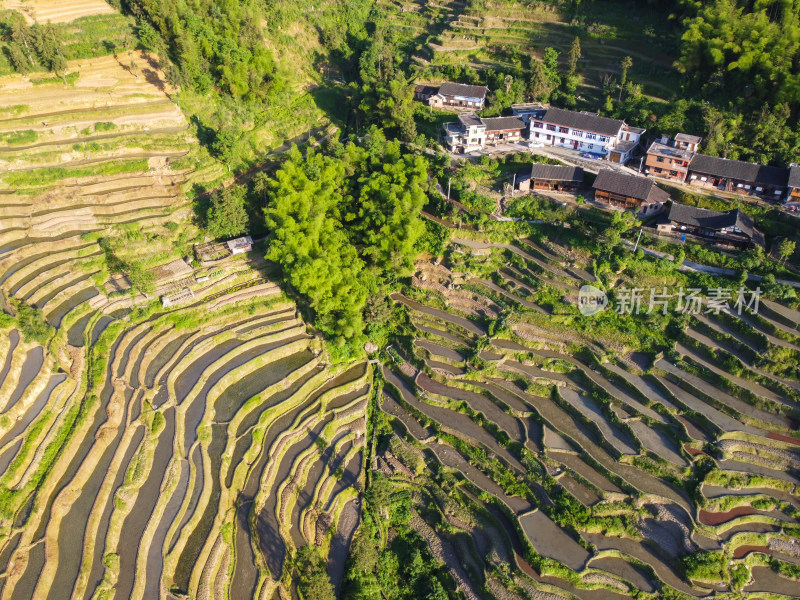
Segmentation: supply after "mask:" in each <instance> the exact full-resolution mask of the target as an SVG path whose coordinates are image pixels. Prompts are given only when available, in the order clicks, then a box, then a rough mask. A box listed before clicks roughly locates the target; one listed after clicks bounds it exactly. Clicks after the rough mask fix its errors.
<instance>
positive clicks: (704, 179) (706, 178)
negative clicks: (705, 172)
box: [700, 177, 708, 181]
mask: <svg viewBox="0 0 800 600" xmlns="http://www.w3.org/2000/svg"><path fill="white" fill-rule="evenodd" d="M700 181H708V177H701V178H700Z"/></svg>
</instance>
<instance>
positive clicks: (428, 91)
mask: <svg viewBox="0 0 800 600" xmlns="http://www.w3.org/2000/svg"><path fill="white" fill-rule="evenodd" d="M438 91H439V88H438V87H436V86H435V85H418V86H416V87H415V88H414V93H415V94H421V95H423V96H433V95H434V94H435V93H436V92H438Z"/></svg>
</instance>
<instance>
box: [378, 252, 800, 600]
mask: <svg viewBox="0 0 800 600" xmlns="http://www.w3.org/2000/svg"><path fill="white" fill-rule="evenodd" d="M453 242H455V245H454V246H452V249H454V250H456V251H457V252H455V253H453V254H450V255H449V256H451V257H453V258H451V259H450V261H449V262H448V261H445V262H444V263H442V264H436V265H432V264H428V263H425V262H420V263H418V265H417V273H416V275H415V279H414V281H413V289H409V290H408V291H407V292H406V293H405V294H396V295H394V296H393V299H394V300H395V302H396V303H398V304H399V305H401V306H404V307H405V310H407V312H408V315H409V322H410V323H411V324H412V326H413V328H414V332H415V334H414V335H415V339H414V341H413V344H410V345H407V346H406V345H396V346H394V347H393V348H392V350H391V352H390V353H391V355H392V357H393V358H392V361H390V362H389V363H387V364H385V365H384V372H383V375H384V379H385V387H384V391H383V394H384V395H383V399H382V408H383V411H384V412H385V414H386V415H387V417H388V418H389V419H390V422H391V424H392V428H393V432H394V433H393V436H392V439H391V441H390V443H389V444H388V447H387V448H386V450H385V451H384V453H383V455H381V456H379V458H378V467H379V469H381V470H382V471H383V472H384V473H385V474H386V475H387V476H389V477H391V478H392V479H393V480H394V481H397V482H406V483H413V485H414V487H415V489H418V490H419V492H418V494H417V495H415V497H416V498H417V502H419V505H418V510H419V512H420V514H421V515H423V517H421V520H422V521H423V523H422V524H420V523H417V524H416V525H412V526H414V528H415V529H417V530H418V531H419V532H420V534H421V535H422V536H423V537H424V538H425V539H426V541H427V542H428V543H429V545H430V546H431V549H432V552H434V555H436V551H435V550H436V549H438V548H440V547H441V548H445V549H447V548H449V549H450V552H440V554H439V556H440V560H442V561H445V562H447V564H448V565H450V567H451V572H452V573H453V574H454V578H455V580H456V582H457V585H458V587H459V588H460V589H461V590H462V591H463V592H464V594H465V595H466V597H468V598H470V597H479V596H480V594H481V593H483V594H485V597H489V596H488V594H492V596H493V597H495V598H520V599H524V598H548V599H551V598H552V599H560V598H576V597H577V598H581V599H583V598H598V599H599V598H624V597H631V596H634V595H635V594H637V593H639V592H644V593H647V594H653V597H663V596H662V594H664V593H665V590H666V589H668V588H672V589H673V590H676V591H677V592H680V593H683V594H686V595H687V596H689V597H705V596H707V595H708V594H710V593H712V592H714V591H717V592H720V591H729V589H730V588H729V587H728V586H729V585H730V584H729V583H727V582H726V581H725V580H723V583H722V585H721V586H720V585H718V584H716V583H715V584H709V583H705V582H703V581H700V580H690V579H687V578H686V576H685V574H684V573H685V572H684V566H683V563H682V558H683V557H686V556H689V555H691V554H694V553H697V552H700V551H719V552H722V553H723V555H724V556H725V560H726V561H729V565H730V566H731V568H733V567H736V568H738V566H737V565H744V566H745V568H746V569H748V570H749V569H752V579H751V582H750V583H749V584H746V585H747V587H746V589H745V591H746V594H745V595H744V596H742V597H748V598H754V599H755V598H762V597H766V596H763V595H759V594H758V593H756V592H761V593H762V594H763V593H765V592H770V593H773V594H776V595H775V596H769V597H771V598H772V597H775V598H778V597H780V598H796V597H800V591H799V590H800V586H798V584H797V582H796V581H793V582H792V581H791V580H790V579H788V578H787V577H785V576H783V575H779V574H777V573H776V572H775V571H774V570H772V569H770V568H769V567H761V566H756V565H766V564H767V562H765V561H766V560H767V558H765V557H767V556H768V555H767V554H766V553H765V552H764V551H763V549H764V548H771V547H773V546H780V547H781V548H785V549H788V550H785V551H784V554H783V555H782V556H781V557H780V558H778V560H779V561H781V560H782V561H785V562H786V563H787V564H791V565H794V564H797V562H798V556H800V553H797V551H796V548H797V545H798V544H800V541H798V539H797V531H798V530H797V523H798V515H799V514H800V513H798V502H800V495H798V490H799V489H800V488H798V486H800V451H799V449H798V447H797V443H796V442H797V440H798V439H799V438H798V434H797V427H798V421H797V416H798V399H799V398H798V396H797V393H796V388H794V387H793V386H792V385H790V384H796V380H794V379H791V378H786V377H781V376H779V375H777V373H780V372H781V369H782V365H780V364H778V363H775V362H770V360H769V359H768V358H765V357H766V356H767V355H768V350H769V347H768V346H767V347H763V348H760V349H759V353H757V354H756V353H747V354H745V355H743V358H746V362H744V363H743V368H744V370H743V371H741V372H740V373H739V374H738V375H736V376H731V375H730V374H729V373H728V372H727V371H725V370H724V369H723V368H722V367H720V366H719V364H720V363H718V362H715V361H714V360H712V359H711V358H709V355H708V352H707V351H708V350H710V349H715V348H717V347H719V346H721V345H722V344H723V343H724V344H728V345H731V346H737V347H738V346H739V345H742V344H745V343H746V336H745V335H743V334H742V333H739V332H737V331H734V332H733V333H730V332H728V333H724V334H723V333H721V331H722V326H721V325H722V322H721V321H720V323H718V322H717V321H718V320H719V319H717V318H715V317H714V316H713V315H709V323H710V325H709V326H708V327H703V326H702V325H701V324H697V325H696V326H695V325H693V324H690V325H689V327H688V329H687V331H686V337H687V338H692V339H695V340H698V344H699V345H697V346H691V347H689V345H687V344H688V343H687V344H682V343H681V342H679V343H678V344H676V350H677V353H676V356H678V357H679V359H678V360H677V361H676V360H675V359H670V360H667V359H663V358H662V359H659V360H657V361H655V364H650V365H647V364H644V365H643V360H642V356H640V355H633V354H630V353H626V351H625V347H624V344H621V343H620V341H619V340H617V339H610V338H609V339H605V338H603V337H596V336H589V335H587V334H584V333H581V332H580V331H579V330H578V329H577V328H575V329H569V328H565V327H562V326H560V322H561V320H560V319H559V318H558V317H557V316H556V314H555V313H553V314H551V309H552V308H553V307H551V306H549V305H548V304H547V303H546V302H542V300H541V299H546V298H548V297H549V294H550V292H548V291H547V290H548V289H549V290H557V291H556V293H557V294H558V295H559V296H561V297H562V298H569V297H570V296H571V293H572V290H575V291H576V292H577V289H578V288H579V287H580V286H581V285H582V284H583V281H585V276H589V274H588V273H587V270H588V266H589V265H587V264H582V263H580V262H575V261H574V260H571V259H566V258H564V256H566V255H567V254H568V253H567V252H563V253H560V252H558V246H557V244H556V243H555V242H550V243H549V244H548V247H544V246H540V245H538V244H536V243H534V242H531V241H530V240H526V241H521V242H520V243H517V244H495V243H491V242H475V241H471V240H458V239H456V240H453ZM476 249H477V250H478V252H477V253H476V254H475V256H473V257H471V258H469V254H470V253H471V252H472V251H473V250H476ZM487 249H488V251H489V254H488V255H487ZM464 256H466V257H467V258H463V257H464ZM458 257H462V258H458ZM471 260H472V261H481V260H487V261H488V260H496V261H499V262H500V263H501V264H502V263H503V262H505V263H506V268H501V269H500V270H499V271H498V272H497V277H496V278H495V279H494V282H493V283H494V284H495V285H493V286H490V285H486V284H485V283H484V281H483V280H480V281H478V280H475V279H470V278H469V276H468V275H465V274H464V272H463V271H464V267H463V265H464V264H467V265H468V264H470V261H471ZM491 264H496V263H491ZM512 269H513V271H512ZM508 273H515V274H519V275H515V277H519V278H520V279H521V278H522V277H524V280H525V283H526V285H527V286H529V287H530V288H531V291H532V292H535V294H530V295H526V296H525V297H523V296H519V293H520V292H519V286H516V287H515V286H512V285H507V284H506V283H504V282H503V280H506V281H507V280H508ZM581 274H584V276H583V277H582V276H581ZM589 277H591V276H589ZM498 288H499V289H498ZM501 290H502V292H503V293H500V292H501ZM523 299H524V300H525V302H523V301H522V300H523ZM567 301H568V300H567ZM539 302H542V303H541V304H539ZM787 310H788V309H787ZM507 315H508V316H507ZM498 317H500V318H501V319H502V320H503V321H504V322H505V326H504V327H502V328H498V327H497V325H498V322H499V320H500V319H498ZM762 318H763V319H765V320H766V323H767V327H768V325H769V323H772V322H773V319H772V317H771V315H769V314H765V315H763V316H762ZM722 320H723V321H724V319H722ZM718 325H719V331H717V326H718ZM490 332H491V334H490ZM704 336H705V337H704ZM759 339H762V338H759ZM766 343H767V344H769V343H770V342H769V340H766ZM645 362H646V361H645ZM699 367H702V368H699ZM750 374H752V375H750ZM715 375H725V376H729V381H730V382H731V383H730V385H728V386H727V387H726V388H725V389H724V390H721V389H720V388H719V385H718V384H717V383H715V379H714V376H715ZM420 461H422V462H424V463H425V464H426V465H427V467H428V468H427V469H424V470H423V469H422V468H421V467H420V464H419V463H420ZM427 473H433V474H434V475H427ZM693 481H698V482H700V485H699V486H698V487H697V488H696V489H697V492H695V493H692V492H691V491H690V490H691V489H692V487H691V486H693V485H696V484H693V483H692V482H693ZM431 511H434V512H435V513H436V516H432V513H431ZM498 534H499V535H498ZM464 540H466V543H465V542H464ZM792 553H794V554H792ZM771 556H772V559H775V558H776V554H775V553H774V552H773V553H772V555H771ZM758 557H761V558H758ZM504 561H507V562H510V563H513V564H514V565H515V567H516V568H513V569H512V570H511V576H510V577H508V578H504V579H502V580H501V578H497V577H496V575H495V573H496V571H497V569H498V568H500V565H502V564H504ZM465 565H470V568H465ZM790 582H791V583H792V584H793V585H794V588H793V589H791V587H792V586H791V585H789V584H790ZM751 590H752V593H751Z"/></svg>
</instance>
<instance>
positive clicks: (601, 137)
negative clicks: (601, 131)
mask: <svg viewBox="0 0 800 600" xmlns="http://www.w3.org/2000/svg"><path fill="white" fill-rule="evenodd" d="M600 141H601V142H607V141H608V138H607V137H606V136H604V135H601V136H600Z"/></svg>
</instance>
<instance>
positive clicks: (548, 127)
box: [512, 105, 645, 164]
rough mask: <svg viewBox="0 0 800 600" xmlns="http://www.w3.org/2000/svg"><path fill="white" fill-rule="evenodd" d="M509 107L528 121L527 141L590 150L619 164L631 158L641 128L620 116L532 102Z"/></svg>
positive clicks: (642, 130) (641, 130)
mask: <svg viewBox="0 0 800 600" xmlns="http://www.w3.org/2000/svg"><path fill="white" fill-rule="evenodd" d="M512 111H515V114H518V115H519V116H522V117H523V118H526V119H527V120H528V121H529V123H530V139H531V141H535V142H540V143H543V144H545V145H551V146H560V147H562V148H572V149H573V150H578V151H581V152H591V153H593V154H598V155H600V156H603V157H604V158H607V159H608V160H611V161H613V162H618V163H622V164H624V163H626V162H628V161H629V160H630V159H631V157H632V156H633V152H634V150H635V149H636V147H637V146H638V144H639V139H640V138H641V136H642V134H643V133H644V132H645V130H644V129H641V128H639V127H631V126H629V125H627V124H626V123H625V121H622V120H620V119H610V118H608V117H601V116H600V115H598V114H595V113H590V112H585V111H581V112H576V111H572V110H564V109H561V108H552V107H549V108H546V109H545V108H543V107H541V106H536V105H531V106H530V107H529V108H525V107H524V106H522V105H516V106H515V107H512Z"/></svg>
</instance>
